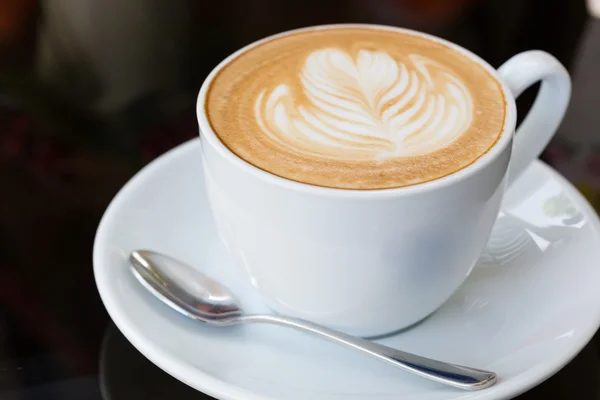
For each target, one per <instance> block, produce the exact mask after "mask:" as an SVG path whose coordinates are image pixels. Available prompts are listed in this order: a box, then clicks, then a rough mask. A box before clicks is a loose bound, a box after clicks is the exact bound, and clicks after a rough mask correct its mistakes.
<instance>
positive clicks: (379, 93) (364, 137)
mask: <svg viewBox="0 0 600 400" xmlns="http://www.w3.org/2000/svg"><path fill="white" fill-rule="evenodd" d="M296 79H297V82H294V85H293V86H294V87H301V88H302V92H303V93H294V91H293V90H292V89H291V88H290V86H289V85H288V84H286V83H279V82H275V86H274V87H273V88H264V89H263V90H262V91H260V93H259V94H258V96H257V98H256V100H255V103H254V115H255V118H256V121H257V123H258V125H259V126H260V128H261V129H262V131H263V133H264V134H265V135H266V136H267V137H268V138H269V139H270V140H272V141H273V142H275V143H277V144H278V145H279V146H283V147H286V148H288V149H290V150H293V151H295V152H298V153H301V154H302V153H303V154H305V155H310V156H313V157H314V156H319V157H323V158H326V159H333V160H337V159H344V158H347V157H348V156H347V155H348V154H351V155H352V156H351V157H352V158H353V159H357V158H359V159H376V160H382V159H387V158H393V157H407V156H419V155H424V154H428V153H432V152H435V151H437V150H439V149H441V148H444V147H446V146H448V145H449V144H451V143H452V142H454V141H455V140H456V139H457V138H458V137H460V136H461V135H462V134H463V133H464V132H465V131H466V130H467V129H468V128H469V126H470V125H471V121H472V119H473V99H472V95H471V93H470V91H469V89H468V87H467V85H466V84H465V83H464V82H463V81H461V79H460V78H459V77H457V76H455V74H454V73H453V71H452V70H451V69H449V68H448V67H446V66H444V65H442V64H440V63H438V62H436V61H433V60H431V59H429V58H428V57H425V56H423V55H419V54H410V55H408V57H407V58H406V61H405V62H399V61H397V60H395V59H394V58H393V57H392V56H390V55H389V54H388V53H386V52H384V51H372V50H367V49H360V50H358V51H357V53H356V55H355V57H353V56H352V55H351V54H349V53H348V52H346V51H344V50H342V49H337V48H324V49H319V50H315V51H313V52H311V53H310V54H309V55H308V56H307V57H306V61H305V63H304V65H303V68H302V70H301V72H300V74H299V76H298V77H297V78H296ZM348 151H350V152H348Z"/></svg>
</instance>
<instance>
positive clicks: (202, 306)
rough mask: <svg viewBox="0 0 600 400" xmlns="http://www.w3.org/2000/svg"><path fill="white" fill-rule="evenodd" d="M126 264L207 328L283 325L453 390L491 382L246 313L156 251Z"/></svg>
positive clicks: (216, 287) (297, 323)
mask: <svg viewBox="0 0 600 400" xmlns="http://www.w3.org/2000/svg"><path fill="white" fill-rule="evenodd" d="M129 261H130V265H131V270H132V272H133V275H134V276H135V277H136V278H137V280H138V281H139V282H140V283H141V284H142V285H143V286H144V287H145V288H146V289H148V290H149V291H150V292H151V293H152V294H154V295H155V296H156V297H157V298H158V299H159V300H161V301H162V302H163V303H165V304H167V305H168V306H170V307H171V308H173V309H175V310H177V311H179V312H180V313H182V314H183V315H185V316H187V317H189V318H192V319H195V320H197V321H201V322H204V323H206V324H209V325H213V326H230V325H236V324H247V323H254V322H262V323H269V324H276V325H283V326H288V327H291V328H295V329H298V330H301V331H305V332H309V333H312V334H313V335H315V336H320V337H322V338H323V339H327V340H330V341H332V342H334V343H337V344H340V345H343V346H346V347H349V348H351V349H354V350H358V351H360V352H362V353H365V354H367V355H370V356H372V357H375V358H377V359H379V360H381V361H385V362H387V363H389V364H392V365H394V366H396V367H400V368H402V369H404V370H407V371H410V372H412V373H414V374H417V375H420V376H422V377H425V378H428V379H431V380H434V381H436V382H440V383H443V384H446V385H450V386H453V387H455V388H459V389H464V390H480V389H485V388H487V387H490V386H492V385H493V384H494V383H496V374H494V373H493V372H489V371H484V370H480V369H475V368H469V367H463V366H461V365H455V364H450V363H446V362H442V361H436V360H432V359H429V358H425V357H421V356H418V355H415V354H410V353H406V352H404V351H400V350H396V349H393V348H391V347H387V346H383V345H381V344H377V343H374V342H371V341H368V340H365V339H360V338H357V337H355V336H351V335H347V334H345V333H341V332H337V331H334V330H332V329H329V328H325V327H322V326H319V325H316V324H313V323H311V322H308V321H304V320H300V319H296V318H288V317H282V316H279V315H257V314H245V313H244V312H243V310H242V309H241V308H240V306H239V305H238V303H237V301H236V299H235V297H234V296H233V295H232V294H231V292H230V291H229V290H228V289H227V288H226V287H225V286H223V285H221V284H220V283H219V282H217V281H215V280H213V279H210V278H208V277H207V276H205V275H203V274H202V273H200V272H198V271H196V270H195V269H194V268H192V267H190V266H188V265H186V264H184V263H182V262H180V261H177V260H175V259H173V258H171V257H167V256H165V255H162V254H159V253H156V252H152V251H148V250H136V251H133V252H132V253H131V255H130V257H129Z"/></svg>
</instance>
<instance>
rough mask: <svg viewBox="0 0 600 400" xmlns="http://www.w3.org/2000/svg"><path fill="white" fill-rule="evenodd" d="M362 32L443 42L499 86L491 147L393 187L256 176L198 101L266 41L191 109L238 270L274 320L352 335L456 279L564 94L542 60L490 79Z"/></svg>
mask: <svg viewBox="0 0 600 400" xmlns="http://www.w3.org/2000/svg"><path fill="white" fill-rule="evenodd" d="M346 26H349V27H353V26H365V25H346ZM367 26H371V27H373V28H377V29H390V30H395V31H398V32H408V33H412V34H417V35H420V36H422V37H425V38H428V39H429V40H432V41H436V42H441V43H443V44H445V45H447V46H450V47H451V48H453V49H456V50H458V51H459V52H461V53H463V54H465V55H466V56H467V57H469V58H470V59H471V60H473V61H474V62H476V63H479V64H480V65H481V66H482V67H483V68H485V69H486V70H487V71H489V72H490V74H492V76H494V77H496V79H497V80H498V81H500V82H501V86H502V90H503V91H504V97H505V98H506V100H507V111H506V118H505V121H504V130H503V132H502V135H501V137H500V139H499V140H498V142H497V143H496V144H495V145H494V147H493V148H492V149H491V150H490V151H488V152H487V153H486V154H485V155H483V156H482V157H481V158H479V159H478V160H477V161H476V162H475V163H473V164H471V165H469V166H468V167H466V168H463V169H462V170H460V171H458V172H455V173H453V174H451V175H449V176H446V177H443V178H440V179H437V180H433V181H429V182H426V183H422V184H419V185H415V186H409V187H402V188H396V189H384V190H367V191H359V190H344V189H332V188H324V187H317V186H311V185H308V184H303V183H298V182H294V181H290V180H286V179H284V178H280V177H278V176H275V175H272V174H270V173H268V172H265V171H263V170H260V169H258V168H256V167H254V166H252V165H250V164H248V163H247V162H245V161H243V160H242V159H240V158H238V157H237V156H236V155H235V154H233V153H232V152H231V151H230V150H228V148H227V147H226V146H224V145H223V143H222V142H221V141H220V140H219V138H218V137H217V136H216V134H215V132H213V130H212V129H211V126H210V124H209V122H208V120H207V116H206V113H205V98H206V95H207V89H208V87H209V86H210V84H211V81H212V80H213V79H214V78H215V76H216V74H217V73H218V72H219V70H221V69H222V68H223V67H224V66H225V65H227V64H228V63H229V62H230V61H231V60H232V59H233V58H235V57H237V56H238V55H239V54H240V53H243V52H245V51H247V50H248V49H251V48H252V47H254V46H257V45H259V44H260V43H263V42H264V41H268V40H271V39H273V37H270V38H266V39H263V40H262V41H259V42H256V43H253V44H251V45H249V46H247V47H245V48H243V49H241V50H239V51H238V52H236V53H234V54H233V55H231V56H230V57H228V58H227V59H225V60H224V61H223V62H222V63H221V64H219V65H218V66H217V67H216V68H215V70H214V71H212V73H211V74H210V75H209V76H208V78H207V79H206V81H205V82H204V84H203V85H202V88H201V89H200V94H199V96H198V104H197V113H198V123H199V126H200V131H201V135H200V137H201V143H202V152H203V162H204V173H205V180H206V186H207V190H208V193H209V198H210V204H211V207H212V211H213V214H214V217H215V220H216V223H217V226H218V230H219V233H220V235H221V237H222V239H223V240H224V242H225V243H226V245H227V246H228V248H229V249H230V251H231V253H232V254H233V256H234V257H235V259H236V261H237V263H238V264H239V265H240V266H241V269H242V271H245V272H243V273H245V274H247V277H248V279H249V280H250V281H251V283H252V284H253V285H254V286H255V287H256V288H257V289H258V290H259V291H260V293H261V294H262V296H263V297H264V300H265V301H266V303H267V304H268V305H269V306H270V307H271V308H272V309H273V310H274V311H276V312H280V313H283V314H286V315H291V316H295V317H300V318H304V319H307V320H310V321H313V322H316V323H319V324H323V325H326V326H329V327H332V328H336V329H339V330H342V331H345V332H348V333H351V334H356V335H361V336H373V335H381V334H385V333H389V332H392V331H396V330H398V329H401V328H405V327H408V326H410V325H412V324H414V323H416V322H418V321H420V320H422V319H423V318H425V317H427V316H428V315H429V314H431V313H432V312H434V311H435V310H436V309H437V308H438V307H440V306H441V305H442V304H443V303H444V302H445V301H446V300H447V299H448V298H449V297H450V296H451V295H452V293H454V292H455V291H456V289H457V288H458V287H459V286H460V285H461V284H462V283H463V282H464V281H465V279H466V278H467V276H468V275H469V273H470V272H471V270H472V268H473V266H474V265H475V263H476V261H477V259H478V257H479V255H480V254H481V252H482V250H483V248H484V246H485V245H486V242H487V240H488V237H489V234H490V232H491V229H492V227H493V225H494V221H495V220H496V217H497V215H498V212H499V208H500V202H501V200H502V196H503V194H504V192H505V190H506V188H507V186H508V185H510V183H511V182H512V181H514V180H515V179H516V178H517V177H518V176H519V175H520V174H521V173H522V172H523V171H524V170H525V168H527V166H528V165H529V164H530V163H531V162H532V161H533V160H534V159H535V158H536V157H537V156H538V155H539V154H540V153H541V151H542V150H543V148H544V147H545V146H546V144H547V143H548V141H549V140H550V138H551V137H552V136H553V135H554V132H555V131H556V128H557V127H558V125H559V123H560V122H561V120H562V118H563V115H564V113H565V110H566V108H567V104H568V101H569V97H570V92H571V83H570V78H569V75H568V73H567V71H566V70H565V68H564V67H563V66H562V65H561V64H560V63H559V62H558V61H557V60H556V59H555V58H554V57H553V56H551V55H549V54H547V53H545V52H542V51H537V50H536V51H528V52H524V53H521V54H518V55H516V56H514V57H513V58H511V59H510V60H508V61H507V62H506V63H505V64H504V65H502V67H500V69H499V70H497V71H496V70H494V69H493V68H492V67H491V66H490V65H489V64H487V63H486V62H485V61H483V60H482V59H480V58H479V57H477V56H476V55H474V54H472V53H471V52H469V51H468V50H465V49H463V48H461V47H459V46H458V45H455V44H453V43H450V42H447V41H445V40H442V39H439V38H437V37H433V36H430V35H426V34H423V33H418V32H414V31H408V30H404V29H400V28H391V27H381V26H372V25H367ZM336 27H339V25H336ZM320 28H323V27H320ZM306 29H314V28H306ZM293 32H298V30H297V31H293ZM290 33H291V32H286V33H282V34H279V35H276V36H275V37H278V36H282V35H287V34H290ZM539 81H541V83H542V84H541V89H540V91H539V94H538V97H537V99H536V101H535V103H534V105H533V107H532V108H531V110H530V111H529V113H528V115H527V117H526V118H525V120H524V121H523V123H522V124H521V126H520V127H519V129H517V131H516V133H515V125H516V108H515V101H514V98H515V97H517V96H519V95H520V94H521V93H522V92H523V91H524V90H525V89H526V88H528V87H529V86H531V85H532V84H534V83H536V82H539Z"/></svg>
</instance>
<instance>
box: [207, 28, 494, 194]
mask: <svg viewBox="0 0 600 400" xmlns="http://www.w3.org/2000/svg"><path fill="white" fill-rule="evenodd" d="M204 107H205V111H206V115H207V118H208V121H209V124H210V126H211V127H212V130H213V131H214V132H215V133H216V135H217V136H218V138H219V139H220V140H221V142H222V143H223V144H224V145H225V146H226V147H227V148H228V149H229V150H231V152H233V153H234V154H235V155H236V156H238V157H240V158H241V159H243V160H245V161H246V162H248V163H250V164H252V165H254V166H255V167H257V168H260V169H262V170H264V171H267V172H270V173H272V174H275V175H278V176H280V177H284V178H287V179H291V180H295V181H299V182H304V183H308V184H312V185H318V186H326V187H334V188H348V189H365V190H366V189H383V188H393V187H401V186H407V185H414V184H418V183H422V182H427V181H431V180H434V179H437V178H440V177H443V176H445V175H448V174H451V173H454V172H456V171H458V170H460V169H462V168H465V167H466V166H468V165H470V164H471V163H473V162H475V161H476V160H477V159H478V158H479V157H481V156H482V155H483V154H485V153H486V152H487V151H488V150H489V149H490V148H491V147H492V146H494V144H495V143H496V141H497V140H498V138H499V137H500V135H501V133H502V131H503V128H504V116H505V112H506V103H505V100H504V94H503V91H502V89H501V85H500V84H499V82H498V81H497V80H496V79H495V78H494V77H493V76H492V74H490V73H489V72H488V71H487V70H486V69H485V68H483V67H482V66H481V65H480V64H479V63H478V62H477V61H474V60H473V59H471V57H470V56H467V55H465V54H463V53H462V52H460V51H457V50H455V49H453V48H451V47H449V46H447V45H445V44H443V43H440V42H438V41H436V40H431V39H428V38H425V37H423V36H420V35H415V34H412V33H409V32H405V31H399V30H395V29H387V28H371V27H328V28H326V29H323V28H319V29H309V30H304V31H300V32H294V33H291V34H286V35H283V36H279V37H276V38H272V39H270V40H266V41H264V42H262V43H260V44H258V45H256V46H254V47H251V48H249V49H247V50H246V51H244V52H242V53H241V54H239V55H237V56H236V57H234V58H233V59H232V60H231V61H229V62H228V63H227V64H226V65H225V66H224V67H223V68H222V69H220V70H219V71H218V72H217V73H216V74H215V78H214V79H213V80H212V81H211V83H210V85H209V87H208V90H207V93H206V98H205V103H204Z"/></svg>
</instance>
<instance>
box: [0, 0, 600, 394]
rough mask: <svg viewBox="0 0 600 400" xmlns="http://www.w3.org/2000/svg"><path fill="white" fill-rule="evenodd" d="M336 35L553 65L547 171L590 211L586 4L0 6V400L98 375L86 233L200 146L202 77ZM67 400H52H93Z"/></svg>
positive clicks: (591, 50)
mask: <svg viewBox="0 0 600 400" xmlns="http://www.w3.org/2000/svg"><path fill="white" fill-rule="evenodd" d="M590 4H591V3H590ZM336 22H365V23H379V24H386V25H393V26H401V27H407V28H413V29H417V30H421V31H425V32H428V33H432V34H435V35H438V36H441V37H443V38H446V39H449V40H451V41H454V42H456V43H458V44H460V45H462V46H464V47H466V48H468V49H470V50H472V51H474V52H475V53H477V54H479V55H480V56H481V57H483V58H484V59H486V60H487V61H489V62H490V63H491V64H492V65H493V66H495V67H498V66H499V65H501V64H502V62H504V61H505V60H507V59H508V58H509V57H510V56H512V55H514V54H516V53H518V52H520V51H524V50H528V49H542V50H545V51H548V52H550V53H552V54H554V55H555V56H556V57H557V58H558V59H559V60H560V61H561V62H562V63H564V64H565V65H566V66H567V67H568V69H569V70H570V71H571V73H572V75H573V80H574V89H573V90H574V91H573V100H572V103H571V107H570V110H569V112H568V114H567V117H566V119H565V122H564V123H563V125H562V126H561V128H560V131H559V133H558V135H557V136H556V139H555V140H554V141H553V142H552V144H551V145H550V147H549V148H548V149H547V151H546V152H545V153H544V155H543V158H544V159H545V160H546V161H547V162H549V163H550V164H552V165H553V166H555V168H557V169H558V170H559V171H561V172H562V173H564V174H565V175H566V176H567V177H568V178H569V179H571V180H572V181H573V182H574V183H575V184H576V185H577V186H578V187H579V188H580V190H582V192H583V193H584V194H585V195H586V196H587V197H588V198H589V199H590V201H591V202H592V203H593V204H594V205H595V206H596V207H597V208H598V209H600V132H599V128H600V77H599V76H598V74H599V73H600V69H599V67H598V66H599V65H600V21H599V20H597V19H594V17H593V16H591V15H590V8H588V7H586V2H585V1H584V0H376V1H374V0H303V1H297V0H219V1H212V0H169V1H165V0H0V266H1V268H2V269H1V271H0V272H1V273H2V275H1V277H0V284H2V286H3V288H2V290H0V397H1V398H4V397H2V393H9V392H10V393H15V392H14V391H15V390H18V389H19V388H23V387H26V386H28V385H37V384H46V383H49V382H57V381H60V380H61V379H63V378H65V379H66V378H69V379H75V377H85V376H95V374H96V373H97V368H98V352H99V348H100V343H101V340H102V338H103V336H104V332H105V329H106V326H107V324H108V321H109V320H108V317H107V315H106V313H105V311H104V308H103V306H102V304H101V303H100V300H99V297H98V295H97V292H96V288H95V285H94V281H93V276H92V262H91V254H92V244H93V237H94V233H95V229H96V227H97V224H98V222H99V220H100V217H101V216H102V213H103V211H104V209H105V208H106V206H107V205H108V203H109V201H110V199H111V198H112V197H113V196H114V195H115V193H116V192H117V191H118V189H119V188H120V187H121V186H122V185H123V184H124V183H125V182H126V181H127V180H128V179H129V178H130V177H131V176H132V175H133V174H134V173H135V172H136V171H138V170H139V169H140V168H141V167H143V166H144V165H145V164H146V163H148V162H149V161H151V160H152V159H153V158H155V157H156V156H158V155H160V154H162V153H164V152H165V151H167V150H168V149H170V148H172V147H174V146H176V145H178V144H180V143H182V142H184V141H186V140H189V139H192V138H194V137H196V136H197V134H198V131H197V126H196V122H195V115H194V112H195V111H194V103H195V98H196V94H197V91H198V89H199V87H200V84H201V83H202V81H203V79H204V78H205V77H206V75H207V74H208V73H209V72H210V70H211V69H212V68H213V67H214V66H216V64H217V63H218V62H219V61H221V60H222V59H223V58H224V57H226V56H227V55H228V54H230V53H232V52H233V51H235V50H236V49H238V48H240V47H242V46H244V45H246V44H248V43H250V42H253V41H255V40H257V39H260V38H262V37H265V36H267V35H270V34H273V33H277V32H281V31H284V30H289V29H293V28H299V27H304V26H309V25H316V24H326V23H336ZM535 90H536V89H535V88H534V89H532V90H530V91H529V92H527V93H526V95H524V96H523V97H522V98H520V99H519V102H518V107H519V111H520V113H521V115H522V114H523V113H524V112H525V111H526V110H527V108H528V107H529V105H530V104H531V101H532V99H533V95H534V94H535ZM73 298H77V299H80V301H77V302H73V300H72V299H73ZM77 379H80V378H77ZM85 382H86V381H85V379H84V380H83V381H82V384H83V385H84V386H85V384H86V383H85ZM65 396H67V395H65ZM69 396H71V395H68V396H67V397H60V396H58V397H52V398H57V399H58V398H60V399H63V398H93V397H90V396H88V397H77V396H75V397H69ZM16 398H21V397H16ZM23 398H25V397H23ZM27 398H38V397H35V396H34V397H27ZM39 398H50V397H39Z"/></svg>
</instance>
